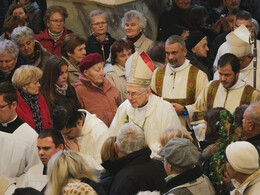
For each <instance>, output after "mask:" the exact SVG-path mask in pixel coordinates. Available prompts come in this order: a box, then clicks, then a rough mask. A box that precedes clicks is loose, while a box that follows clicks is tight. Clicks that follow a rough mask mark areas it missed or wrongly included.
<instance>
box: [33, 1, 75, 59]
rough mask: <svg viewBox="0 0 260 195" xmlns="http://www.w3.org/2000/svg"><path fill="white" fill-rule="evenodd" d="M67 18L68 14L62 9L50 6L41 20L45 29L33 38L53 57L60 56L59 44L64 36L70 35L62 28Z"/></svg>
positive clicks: (57, 6) (68, 31)
mask: <svg viewBox="0 0 260 195" xmlns="http://www.w3.org/2000/svg"><path fill="white" fill-rule="evenodd" d="M67 17H68V13H67V10H66V9H65V8H64V7H62V6H59V5H53V6H50V7H49V8H48V9H47V11H46V14H45V16H44V18H43V20H44V22H45V24H46V26H47V28H46V29H45V30H44V31H41V32H40V34H38V35H36V36H35V39H36V40H37V41H39V42H40V43H41V44H42V46H43V47H44V48H46V49H47V51H48V52H50V53H52V54H53V55H57V56H61V44H62V42H63V40H64V39H65V36H66V35H67V34H69V33H71V31H70V30H68V29H66V28H65V26H64V24H65V19H66V18H67Z"/></svg>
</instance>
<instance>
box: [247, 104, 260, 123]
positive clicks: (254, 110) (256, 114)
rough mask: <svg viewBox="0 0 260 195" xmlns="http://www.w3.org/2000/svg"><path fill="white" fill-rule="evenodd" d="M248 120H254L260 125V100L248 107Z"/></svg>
mask: <svg viewBox="0 0 260 195" xmlns="http://www.w3.org/2000/svg"><path fill="white" fill-rule="evenodd" d="M246 110H247V111H248V112H247V118H248V120H252V121H253V122H254V123H255V124H256V125H258V126H260V121H259V118H260V101H258V102H255V103H253V104H250V105H249V106H248V108H247V109H246Z"/></svg>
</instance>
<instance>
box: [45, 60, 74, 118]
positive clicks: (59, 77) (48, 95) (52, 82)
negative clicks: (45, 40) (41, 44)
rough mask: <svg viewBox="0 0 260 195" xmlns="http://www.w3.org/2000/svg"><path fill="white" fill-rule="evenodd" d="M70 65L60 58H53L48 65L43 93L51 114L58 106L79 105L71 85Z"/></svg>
mask: <svg viewBox="0 0 260 195" xmlns="http://www.w3.org/2000/svg"><path fill="white" fill-rule="evenodd" d="M68 74H69V73H68V64H67V63H66V61H65V60H64V59H62V58H61V57H58V56H51V57H50V58H49V60H48V61H47V63H46V67H45V69H44V71H43V77H42V80H41V86H42V87H41V93H42V95H43V96H44V98H45V100H46V102H47V105H48V107H49V110H50V113H51V114H52V111H53V110H54V108H55V106H57V105H65V104H66V103H67V102H68V101H73V102H74V103H75V104H76V105H79V102H78V98H77V94H76V91H75V89H74V87H73V86H72V85H71V84H70V79H69V76H68Z"/></svg>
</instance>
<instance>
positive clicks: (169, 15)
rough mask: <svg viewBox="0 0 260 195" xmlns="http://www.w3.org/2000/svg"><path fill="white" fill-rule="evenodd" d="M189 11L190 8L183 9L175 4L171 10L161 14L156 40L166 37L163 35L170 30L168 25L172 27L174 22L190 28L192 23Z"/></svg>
mask: <svg viewBox="0 0 260 195" xmlns="http://www.w3.org/2000/svg"><path fill="white" fill-rule="evenodd" d="M189 13H190V9H181V8H179V7H178V6H177V5H176V4H173V6H172V7H171V8H170V9H169V10H167V11H165V12H164V13H163V14H162V15H161V16H160V19H159V23H158V31H157V32H158V34H157V39H156V40H157V41H162V40H163V39H164V37H163V36H165V34H168V33H167V32H166V31H168V27H170V26H171V25H173V24H177V25H180V26H183V27H185V28H187V29H190V25H191V24H190V18H189V17H190V15H189ZM169 30H170V29H169Z"/></svg>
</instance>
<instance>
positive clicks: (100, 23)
mask: <svg viewBox="0 0 260 195" xmlns="http://www.w3.org/2000/svg"><path fill="white" fill-rule="evenodd" d="M105 24H107V22H97V23H94V24H91V25H92V26H99V25H102V26H103V25H105Z"/></svg>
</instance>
